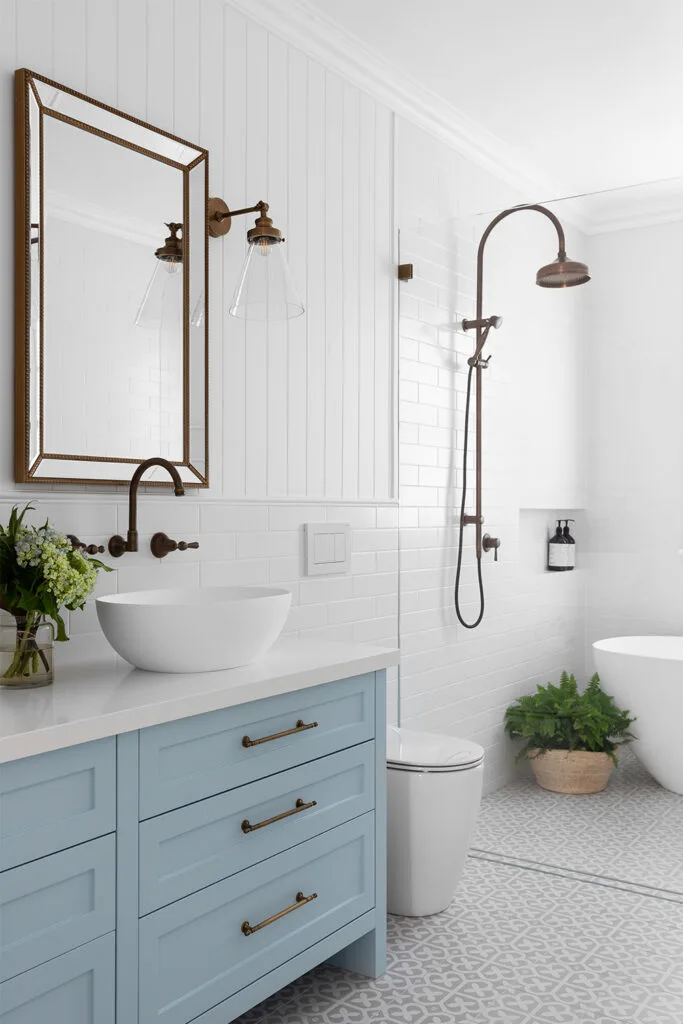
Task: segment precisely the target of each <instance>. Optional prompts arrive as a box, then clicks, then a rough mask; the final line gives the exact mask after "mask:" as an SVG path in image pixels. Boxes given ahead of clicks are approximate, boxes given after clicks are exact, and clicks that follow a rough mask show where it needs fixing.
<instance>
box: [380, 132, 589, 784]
mask: <svg viewBox="0 0 683 1024" xmlns="http://www.w3.org/2000/svg"><path fill="white" fill-rule="evenodd" d="M420 134H421V133H420V132H419V130H417V129H414V128H412V127H411V126H407V125H404V124H403V122H401V123H400V125H399V130H398V137H399V168H402V167H403V166H404V164H405V161H404V160H403V159H402V153H403V151H404V150H410V151H411V152H413V153H414V152H415V151H416V150H420V149H422V150H424V148H425V147H426V146H430V147H431V149H432V151H435V150H437V149H438V148H439V147H438V146H437V144H436V143H434V141H433V140H432V141H431V143H427V142H426V141H425V142H424V144H423V142H422V140H421V139H420V138H419V136H420ZM444 151H445V147H441V152H440V154H439V160H440V165H441V167H442V170H441V171H433V172H431V173H432V174H433V178H434V180H433V182H432V186H431V187H430V185H429V175H430V171H429V170H428V169H427V168H426V167H424V166H423V167H421V168H420V169H419V174H421V175H422V182H421V185H420V183H419V182H416V183H413V186H412V187H413V191H414V192H415V193H417V198H415V199H414V202H412V203H411V196H410V194H409V193H410V188H409V187H408V186H406V188H405V192H406V194H405V195H404V196H403V197H402V217H403V223H407V224H408V227H407V228H402V230H401V241H400V260H401V262H402V263H408V262H412V263H413V266H414V277H413V280H412V281H408V282H405V283H402V284H401V286H400V298H399V312H400V316H399V484H400V489H399V497H400V511H399V517H400V570H401V571H400V581H401V588H400V589H401V593H400V636H401V651H402V657H401V669H400V678H401V722H402V724H403V725H405V726H407V727H410V728H416V729H425V730H429V731H433V732H445V733H449V734H452V735H457V736H461V737H465V738H468V739H472V740H475V741H477V742H479V743H481V744H482V745H483V746H484V747H485V748H486V761H485V787H486V790H487V791H490V790H492V789H495V788H497V787H499V786H500V785H503V784H504V783H505V782H507V781H508V780H509V779H510V777H511V775H512V772H513V770H514V766H513V751H512V749H511V745H510V743H509V741H508V739H507V738H506V737H505V735H504V732H503V714H504V710H505V708H506V706H507V705H508V703H509V702H510V701H511V700H513V699H514V698H515V697H516V696H518V695H519V694H521V693H527V692H530V691H531V690H532V689H533V688H534V686H535V684H536V683H538V682H546V681H547V680H548V679H553V678H555V677H557V676H558V675H559V673H560V672H561V670H562V669H563V668H565V667H566V668H569V669H570V670H575V671H577V672H579V673H580V672H581V671H582V668H583V664H584V655H583V644H584V583H583V578H582V574H581V573H580V572H578V571H577V572H574V573H563V574H550V573H546V572H544V571H543V570H544V544H545V531H544V528H543V524H544V522H545V518H546V517H545V516H544V514H543V513H541V519H542V523H541V526H542V529H541V532H540V534H539V533H538V531H537V532H536V533H535V534H534V538H535V547H534V549H533V552H532V555H531V556H529V557H527V553H526V552H525V551H523V552H520V515H521V513H520V510H521V508H522V507H523V505H524V502H525V498H526V495H527V494H529V493H531V492H533V489H534V487H535V486H536V485H535V481H534V480H533V476H534V474H535V475H539V473H540V474H541V475H543V474H544V473H545V475H546V477H547V478H548V481H549V482H548V493H549V494H550V495H551V498H549V499H547V500H548V508H551V507H552V504H551V502H552V501H558V502H565V501H566V502H567V503H568V504H569V505H573V504H579V502H580V500H581V498H580V496H579V494H578V489H576V488H575V489H574V492H573V493H572V494H571V496H569V495H568V485H567V478H569V479H570V483H571V480H572V479H573V478H572V477H571V474H572V473H573V472H574V470H575V465H576V462H577V460H578V453H577V452H575V451H574V448H573V447H572V443H571V442H570V443H569V445H568V446H567V449H566V452H565V456H564V459H565V461H564V464H563V465H561V466H560V467H559V468H558V467H555V466H546V465H545V464H544V460H543V458H542V457H541V455H540V453H539V452H538V451H537V450H536V449H533V448H532V449H531V450H529V451H528V452H526V453H524V452H523V451H522V452H521V453H520V449H523V447H524V443H523V441H522V437H523V434H522V431H523V426H524V422H523V417H520V416H519V415H517V414H515V412H514V405H515V398H516V396H517V395H519V394H523V400H524V401H525V402H529V403H530V404H531V405H532V407H533V403H534V397H533V395H534V389H536V388H542V386H543V377H542V372H541V371H537V372H536V374H533V373H532V372H530V371H529V367H528V365H527V364H526V363H525V361H524V359H523V357H522V355H521V354H520V352H519V350H518V351H517V353H516V354H515V353H514V348H515V346H517V345H518V342H519V340H520V334H521V333H522V332H520V330H519V327H517V334H512V332H513V331H514V330H515V319H516V318H515V317H514V316H512V317H511V321H512V323H511V325H510V326H509V327H508V333H507V336H506V333H505V330H502V331H500V332H498V333H496V334H495V335H494V336H492V337H491V342H490V345H489V351H490V352H492V353H493V359H492V360H491V366H490V369H489V370H488V371H487V373H486V376H485V379H484V402H485V407H484V416H485V421H484V422H485V427H484V452H485V455H484V477H483V499H484V514H485V517H486V525H485V529H486V530H487V531H488V532H490V533H491V534H493V535H495V536H499V537H501V538H502V547H501V549H500V560H499V561H498V563H494V562H493V559H492V556H491V555H488V556H486V555H485V556H484V566H483V574H484V583H485V589H486V615H485V618H484V621H483V623H482V625H481V626H479V627H478V628H477V629H476V630H472V631H469V630H467V629H465V628H463V627H462V626H460V625H459V624H457V622H456V617H455V612H454V607H453V584H454V578H455V565H456V557H457V544H458V521H459V507H460V500H461V487H462V457H463V447H464V425H465V418H464V410H465V398H466V383H467V370H468V366H467V358H468V357H469V356H470V355H471V354H472V351H473V339H472V336H471V334H466V333H464V332H463V331H462V330H461V329H460V327H459V324H460V322H461V321H462V319H463V317H472V316H474V306H475V301H474V297H475V266H476V264H475V261H476V246H477V243H478V239H479V235H480V234H481V231H482V230H483V228H484V227H485V225H486V220H488V218H486V220H485V221H484V223H480V219H476V218H474V219H473V218H464V217H463V218H461V219H454V220H451V221H450V222H448V221H446V222H440V223H439V224H437V225H435V226H425V225H420V219H419V218H418V217H416V216H414V212H415V210H416V209H419V208H420V202H421V200H420V197H421V196H422V195H430V196H431V198H432V201H433V200H434V195H435V194H437V195H438V196H439V198H440V199H441V200H442V202H443V206H444V208H445V209H446V210H448V209H454V210H457V209H458V208H459V207H458V204H457V201H456V200H453V201H450V200H449V196H448V190H449V189H451V190H453V189H454V188H457V183H458V181H459V180H462V168H463V166H465V165H464V161H458V158H457V157H455V156H454V155H451V157H450V165H449V166H450V176H449V175H447V174H446V173H445V172H444V171H443V166H444V165H448V157H447V156H446V155H445V152H444ZM414 159H415V157H414V156H413V160H414ZM439 160H436V161H435V166H437V167H438V166H439ZM415 173H416V174H417V173H418V172H417V171H416V172H415ZM486 200H487V201H486V202H484V204H483V206H482V208H483V209H487V208H495V207H496V206H497V205H498V206H499V205H504V204H506V203H507V202H509V201H510V199H509V197H507V196H506V197H505V198H502V197H501V195H500V192H499V191H498V192H496V193H495V194H491V193H489V194H487V196H486ZM516 201H519V198H517V200H516ZM487 204H488V205H487ZM539 219H540V218H539ZM533 227H534V225H533V224H532V228H533ZM522 228H523V232H524V231H526V232H528V230H529V225H528V224H524V225H522ZM509 237H510V236H509V235H508V238H509ZM514 238H515V241H516V244H517V245H518V247H519V245H521V246H522V248H523V250H524V251H523V254H522V255H520V254H519V252H517V253H514V252H512V251H510V252H508V253H507V256H508V259H510V260H512V261H521V260H522V257H524V258H526V259H528V260H529V261H530V262H529V265H530V267H531V268H532V270H530V271H529V274H530V276H531V277H532V279H533V273H532V271H533V270H535V267H534V255H533V251H534V246H535V245H536V236H535V235H534V234H533V232H532V237H531V240H530V242H529V243H528V244H525V242H524V233H522V235H521V236H520V235H515V236H514ZM545 241H546V246H547V239H546V240H545ZM540 251H545V250H543V249H542V248H541V249H540ZM537 262H538V260H537ZM494 277H495V275H494ZM538 291H539V289H536V292H538ZM535 297H536V296H535V295H534V294H531V295H530V296H529V302H531V301H533V300H534V299H535ZM494 302H496V303H501V308H498V305H497V304H496V306H495V307H494V305H493V303H494ZM513 304H516V308H514V309H513V308H512V306H513ZM524 308H526V311H527V313H529V312H530V310H531V308H532V307H531V306H530V305H528V306H526V307H521V305H520V301H519V300H518V299H517V298H516V296H515V295H511V294H507V295H505V294H502V293H501V289H500V288H498V289H496V295H495V298H492V299H491V300H490V304H489V300H488V298H487V300H486V308H485V310H484V315H489V314H490V313H493V312H495V313H499V314H507V313H508V312H510V313H512V312H514V313H517V314H520V313H522V312H523V309H524ZM537 313H538V311H537ZM543 314H544V311H543V309H541V311H540V316H539V319H538V324H537V325H533V326H532V327H531V328H530V330H531V331H532V332H533V331H537V332H538V333H539V334H542V333H543V332H544V331H545V330H546V329H547V323H546V322H545V321H544V319H543ZM511 334H512V337H511ZM561 340H562V341H563V340H564V339H561ZM560 343H561V341H558V342H557V344H560ZM553 351H554V347H553ZM571 358H572V359H574V360H575V359H578V356H577V355H576V353H575V352H572V354H571ZM575 372H576V374H577V375H578V366H577V368H576V370H575ZM548 383H549V378H548V381H547V382H546V391H547V385H548ZM475 408H476V406H475V403H474V402H473V405H472V413H473V416H474V411H475ZM534 412H535V413H536V415H540V413H539V410H538V409H534ZM575 415H576V414H575ZM472 422H474V420H472ZM565 425H566V426H567V432H568V433H569V434H571V431H572V428H573V426H574V425H575V420H574V419H571V420H570V421H569V423H567V424H564V425H563V429H562V436H563V437H564V436H565V431H564V426H565ZM470 438H471V442H470V452H472V440H473V433H471V434H470ZM577 449H578V444H577ZM527 457H528V460H529V461H530V462H531V464H532V465H533V460H534V459H537V460H538V461H537V462H536V464H535V465H534V466H533V471H532V469H531V467H530V466H528V465H526V464H525V459H526V458H527ZM468 466H469V470H470V471H473V469H474V460H473V456H472V455H470V458H469V462H468ZM527 480H531V481H532V485H533V486H532V485H529V486H527V483H526V481H527ZM473 482H474V474H473V472H471V473H470V476H469V477H468V503H467V510H468V511H473V506H474V496H473V492H472V490H471V487H472V484H473ZM569 489H571V486H570V487H569ZM568 499H569V500H568ZM536 548H538V551H537V550H536ZM536 556H538V557H536ZM475 566H476V563H475V557H474V530H473V528H471V527H470V528H469V529H468V530H466V533H465V550H464V567H463V573H462V591H461V593H462V609H463V612H464V615H465V617H466V618H468V619H472V618H474V617H475V616H476V614H477V611H478V590H477V584H476V571H475Z"/></svg>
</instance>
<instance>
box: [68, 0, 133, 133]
mask: <svg viewBox="0 0 683 1024" xmlns="http://www.w3.org/2000/svg"><path fill="white" fill-rule="evenodd" d="M83 6H84V7H85V0H83ZM118 19H119V21H118V78H117V94H118V98H117V106H118V107H120V109H121V110H123V111H125V113H126V114H133V115H134V116H135V117H140V118H142V119H144V118H145V117H146V116H147V6H146V4H143V3H140V0H118ZM55 74H56V75H57V71H56V69H55ZM62 78H63V76H61V75H57V79H58V81H61V80H62ZM76 88H78V86H77V87H76Z"/></svg>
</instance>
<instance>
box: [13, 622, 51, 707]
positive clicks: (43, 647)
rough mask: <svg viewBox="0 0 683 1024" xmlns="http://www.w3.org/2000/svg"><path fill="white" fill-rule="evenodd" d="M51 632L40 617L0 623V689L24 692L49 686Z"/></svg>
mask: <svg viewBox="0 0 683 1024" xmlns="http://www.w3.org/2000/svg"><path fill="white" fill-rule="evenodd" d="M54 638H55V637H54V628H53V626H52V623H51V622H44V621H43V620H42V619H41V618H40V616H36V615H30V614H29V615H25V616H21V615H17V616H15V620H14V622H10V623H7V622H3V623H0V686H3V687H12V688H13V689H15V690H25V689H29V688H31V687H34V686H48V685H49V684H50V683H51V682H52V678H53V676H52V651H53V646H54Z"/></svg>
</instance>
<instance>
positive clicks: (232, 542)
mask: <svg viewBox="0 0 683 1024" xmlns="http://www.w3.org/2000/svg"><path fill="white" fill-rule="evenodd" d="M31 497H32V498H33V503H34V505H35V506H36V507H35V510H34V511H33V512H29V514H28V516H27V522H31V523H35V524H38V523H42V522H44V521H45V519H46V517H49V518H50V521H51V522H52V523H53V525H54V526H56V527H57V528H58V529H60V530H62V531H63V532H64V533H75V534H76V535H77V536H78V537H79V538H80V539H81V540H82V541H84V542H85V543H88V544H91V543H96V544H103V545H104V546H105V548H106V544H107V541H108V539H109V537H110V536H111V534H112V533H115V532H117V531H118V532H119V533H122V534H123V535H124V536H125V533H126V529H127V524H128V505H127V502H126V500H125V499H124V498H122V497H121V496H120V495H116V496H115V497H112V498H111V499H106V498H93V497H92V496H90V495H88V496H87V497H86V498H85V499H79V498H78V497H73V498H72V497H64V498H62V499H60V498H58V497H56V496H55V495H54V494H52V495H50V497H49V499H48V500H45V501H43V500H42V499H41V498H40V496H38V497H37V498H36V497H35V496H34V495H32V496H31ZM47 497H48V495H47V494H46V498H47ZM23 500H25V499H23V498H22V496H21V495H19V494H17V495H14V496H13V497H12V499H11V500H10V499H9V498H8V497H4V498H2V499H0V522H6V521H7V518H8V516H9V513H10V509H11V507H12V504H14V503H18V504H20V505H21V504H22V503H23ZM138 512H139V528H140V537H139V551H137V552H136V553H134V554H125V555H123V556H122V557H121V558H119V559H113V558H110V557H109V555H108V554H106V553H105V554H104V555H101V556H99V557H101V558H102V560H103V561H104V562H106V563H107V564H108V565H111V566H112V567H113V568H114V569H115V570H116V571H115V572H112V573H106V574H105V573H103V574H101V575H100V579H99V582H98V586H97V590H96V593H95V594H94V595H93V596H92V597H91V599H89V601H88V602H87V604H86V607H85V609H84V610H83V611H82V612H72V613H70V614H69V613H66V618H67V631H68V632H69V635H70V636H74V637H76V636H82V635H83V634H86V633H99V632H100V627H99V623H98V621H97V614H96V611H95V605H94V598H95V597H96V596H99V595H102V594H112V593H117V592H123V591H129V590H146V589H157V588H159V587H185V586H190V587H196V586H208V587H210V586H233V585H245V586H250V585H256V584H273V585H275V586H282V587H286V589H287V590H290V591H291V593H292V610H291V612H290V615H289V619H288V621H287V625H286V626H285V633H287V634H289V635H294V636H299V637H316V638H319V639H329V640H341V641H351V642H356V643H370V644H378V645H379V646H386V647H396V645H397V643H398V574H397V564H398V530H397V527H396V522H397V509H396V507H395V506H374V505H367V506H365V505H350V506H348V507H346V508H344V507H340V506H338V505H335V506H332V505H330V506H329V507H328V506H325V505H316V506H314V507H313V506H306V505H301V506H293V505H266V504H261V503H258V504H256V503H255V504H233V503H228V502H216V501H206V500H204V501H201V500H196V499H195V500H193V498H192V497H191V496H190V495H186V496H185V497H184V498H175V497H174V496H173V495H172V494H171V493H170V492H169V494H168V496H164V497H160V496H159V495H158V494H156V493H155V494H150V493H145V492H144V491H141V492H140V495H139V505H138ZM311 518H313V519H315V521H317V522H325V521H326V520H327V519H328V518H329V520H330V521H339V520H343V521H344V522H357V523H362V524H363V527H364V529H363V530H357V531H354V530H353V529H352V532H351V544H352V548H353V550H354V556H353V557H352V563H351V570H350V572H349V574H348V575H340V576H323V577H305V576H304V575H303V573H304V533H303V524H304V522H306V521H308V520H309V519H311ZM157 530H163V531H164V532H166V533H168V535H169V536H170V537H173V538H174V539H176V540H186V541H193V540H198V541H199V548H198V549H197V550H188V551H182V552H180V551H177V552H173V553H172V554H170V555H167V556H166V557H165V558H163V559H157V558H154V557H153V555H152V553H151V551H150V549H149V542H150V540H151V538H152V534H153V533H155V532H156V531H157ZM357 541H358V545H359V546H360V548H361V550H359V551H356V542H357ZM356 556H357V557H356ZM397 700H398V697H397V673H396V670H395V669H392V670H390V676H389V714H390V717H391V719H392V720H394V721H395V720H396V716H397Z"/></svg>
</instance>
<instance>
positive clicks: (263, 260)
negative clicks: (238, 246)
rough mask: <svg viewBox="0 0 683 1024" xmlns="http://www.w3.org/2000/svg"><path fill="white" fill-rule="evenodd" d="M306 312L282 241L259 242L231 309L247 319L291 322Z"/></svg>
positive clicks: (253, 244)
mask: <svg viewBox="0 0 683 1024" xmlns="http://www.w3.org/2000/svg"><path fill="white" fill-rule="evenodd" d="M303 311H304V307H303V303H302V302H301V299H300V298H299V296H298V294H297V292H296V289H295V287H294V282H293V281H292V278H291V275H290V273H289V267H288V266H287V261H286V260H285V257H284V253H283V251H282V241H275V240H273V239H272V238H268V239H255V240H254V241H253V242H251V243H250V245H249V250H248V252H247V259H246V262H245V264H244V269H243V271H242V276H241V278H240V281H239V284H238V285H237V289H236V291H235V294H234V296H233V300H232V304H231V306H230V313H231V315H232V316H236V317H240V318H241V319H244V320H291V319H292V318H293V317H297V316H301V314H302V313H303Z"/></svg>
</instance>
